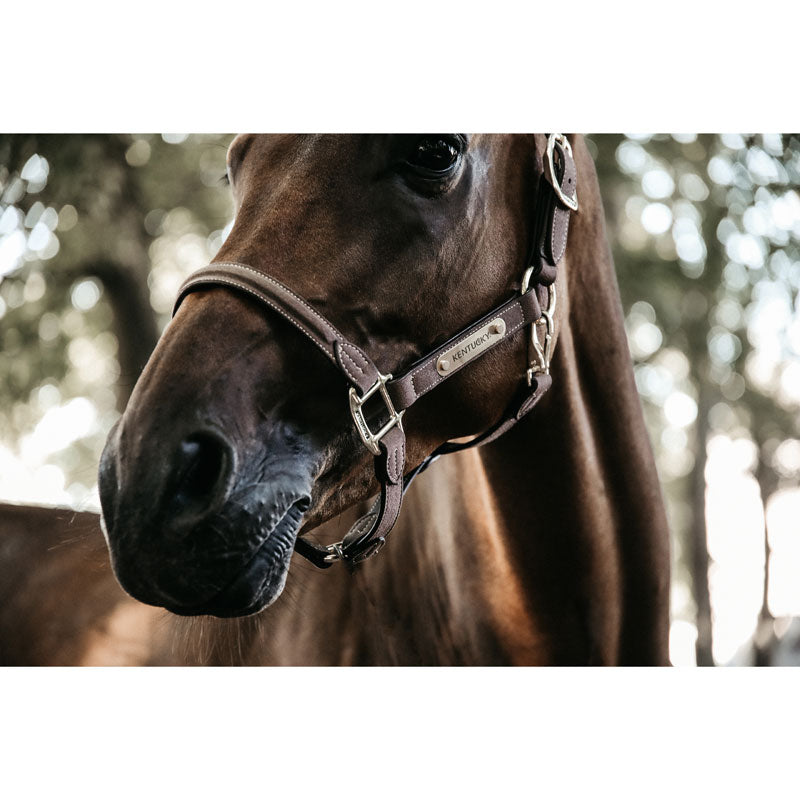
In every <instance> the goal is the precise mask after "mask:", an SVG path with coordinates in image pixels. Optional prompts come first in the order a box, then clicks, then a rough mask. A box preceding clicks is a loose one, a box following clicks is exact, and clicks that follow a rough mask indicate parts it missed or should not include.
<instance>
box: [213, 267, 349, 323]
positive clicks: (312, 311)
mask: <svg viewBox="0 0 800 800" xmlns="http://www.w3.org/2000/svg"><path fill="white" fill-rule="evenodd" d="M220 266H226V267H238V268H239V269H244V270H247V272H252V273H253V275H256V276H258V277H259V278H263V279H264V280H267V281H269V282H270V283H272V284H274V285H275V286H277V287H278V288H279V289H283V290H284V291H286V292H288V293H289V294H290V295H291V296H292V297H294V299H295V300H297V302H298V303H300V304H301V305H302V306H304V307H305V308H307V309H308V310H309V311H310V312H311V313H312V314H313V315H314V316H315V317H316V318H317V319H318V320H319V321H320V322H321V323H322V324H323V326H324V327H325V328H327V330H328V331H330V332H331V333H332V334H333V336H334V338H335V339H344V336H342V335H341V334H340V333H339V331H338V330H336V328H334V327H333V325H331V324H330V322H328V320H327V319H325V317H323V316H322V315H321V314H320V313H319V312H318V311H317V310H316V309H314V308H313V307H312V306H310V305H309V304H308V303H307V302H306V301H305V300H304V299H303V298H302V297H300V296H299V295H296V294H295V293H294V292H293V291H292V290H291V289H290V288H289V287H288V286H286V285H284V284H282V283H281V282H280V281H279V280H276V279H275V278H273V277H271V276H270V275H265V274H264V273H263V272H259V271H258V270H256V269H253V268H252V267H248V266H247V264H239V263H238V262H236V261H217V262H214V263H211V264H210V265H209V266H208V267H207V269H215V268H217V267H220Z"/></svg>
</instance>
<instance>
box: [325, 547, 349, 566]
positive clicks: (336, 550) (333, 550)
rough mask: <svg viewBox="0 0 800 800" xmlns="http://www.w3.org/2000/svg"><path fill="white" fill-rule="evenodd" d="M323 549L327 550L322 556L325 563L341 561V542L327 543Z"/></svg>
mask: <svg viewBox="0 0 800 800" xmlns="http://www.w3.org/2000/svg"><path fill="white" fill-rule="evenodd" d="M325 550H327V555H325V556H323V558H322V560H323V561H324V562H325V563H326V564H335V563H336V562H337V561H341V560H342V559H343V558H344V556H343V555H342V542H335V543H334V544H329V545H328V546H327V547H326V548H325Z"/></svg>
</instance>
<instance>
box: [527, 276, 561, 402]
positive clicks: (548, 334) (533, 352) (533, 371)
mask: <svg viewBox="0 0 800 800" xmlns="http://www.w3.org/2000/svg"><path fill="white" fill-rule="evenodd" d="M547 297H548V300H547V310H546V311H542V316H541V317H539V319H537V320H536V321H535V322H534V323H533V324H532V325H531V338H530V346H529V348H528V358H529V359H530V361H529V366H528V370H527V376H528V386H530V385H531V383H532V381H533V376H534V375H549V374H550V358H551V357H552V355H553V332H554V330H555V325H554V322H553V314H554V313H555V310H556V287H555V285H554V284H553V285H550V286H548V287H547ZM540 325H544V329H545V331H544V346H542V343H541V342H540V341H539V332H538V328H539V326H540ZM537 362H538V363H537Z"/></svg>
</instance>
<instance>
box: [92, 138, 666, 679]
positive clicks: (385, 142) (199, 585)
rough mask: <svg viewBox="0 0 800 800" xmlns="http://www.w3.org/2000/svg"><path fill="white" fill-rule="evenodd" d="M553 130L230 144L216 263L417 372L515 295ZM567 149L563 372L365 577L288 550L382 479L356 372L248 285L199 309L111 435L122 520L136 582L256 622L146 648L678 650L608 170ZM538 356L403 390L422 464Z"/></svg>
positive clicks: (520, 653) (503, 352)
mask: <svg viewBox="0 0 800 800" xmlns="http://www.w3.org/2000/svg"><path fill="white" fill-rule="evenodd" d="M545 141H546V140H545V139H544V137H540V136H470V137H437V136H434V137H407V136H318V137H317V136H302V137H299V136H243V137H238V138H237V139H236V140H235V141H234V143H233V145H232V146H231V149H230V152H229V173H230V176H231V179H232V186H233V193H234V198H235V202H236V223H235V225H234V228H233V230H232V232H231V234H230V236H229V237H228V239H227V241H226V242H225V244H224V245H223V248H222V250H221V251H220V253H219V255H218V257H217V258H218V261H234V262H239V263H244V264H248V265H251V266H252V267H254V268H255V269H256V270H258V271H260V272H262V273H265V274H268V275H271V276H274V277H275V278H277V279H278V280H280V281H281V282H282V283H284V284H286V285H288V286H290V287H291V288H292V289H293V290H294V291H296V292H297V293H298V294H299V295H301V296H302V297H305V298H307V299H308V300H309V301H310V302H311V303H312V304H313V306H314V307H315V308H317V309H318V310H320V311H321V312H322V313H324V314H325V315H326V316H327V317H328V318H329V319H330V320H332V321H333V323H334V324H335V325H336V326H337V327H338V328H339V330H341V331H343V332H344V333H345V334H346V335H347V337H348V338H349V339H350V341H352V342H355V343H356V344H357V345H359V346H360V347H361V348H362V349H363V351H364V352H365V353H368V354H369V355H370V356H371V358H372V359H373V360H374V362H375V363H376V364H377V365H378V367H379V368H380V369H381V371H382V372H388V371H396V372H399V371H402V369H403V368H404V367H405V366H406V365H408V364H409V363H411V362H412V361H414V359H415V358H418V357H419V356H420V355H421V354H423V353H426V352H428V351H429V350H430V349H431V347H433V346H435V345H438V344H440V343H441V342H443V341H445V340H446V339H448V337H449V336H450V335H451V334H452V333H453V332H454V331H457V330H459V329H461V328H462V327H463V326H464V325H465V324H467V323H469V322H470V321H471V320H473V319H476V318H477V317H478V316H480V315H481V314H482V313H484V312H485V311H486V310H487V309H490V308H492V307H493V306H496V305H497V304H498V303H499V302H501V301H502V300H503V299H504V298H506V297H508V296H509V294H510V293H511V292H513V291H517V292H518V291H519V289H520V281H521V277H522V274H523V272H524V270H525V266H526V263H527V262H526V259H527V257H528V254H529V253H530V250H531V237H532V219H533V217H534V212H535V204H536V198H537V187H538V185H539V179H540V175H541V172H542V164H543V152H544V148H545ZM572 147H573V151H574V154H575V164H576V170H577V175H578V184H579V186H580V203H581V208H580V211H579V213H578V214H577V215H574V216H573V220H572V222H571V226H570V231H569V239H568V243H567V247H566V255H565V256H564V258H563V259H562V261H561V264H560V267H559V275H558V279H557V283H556V287H557V290H558V297H559V303H558V308H557V310H556V323H555V329H556V335H557V346H556V347H555V354H554V357H553V362H552V381H553V386H552V389H550V391H549V392H548V393H547V394H546V395H545V396H544V397H543V399H542V400H541V402H540V403H539V405H538V406H537V407H536V408H535V409H534V410H533V411H532V412H531V413H530V414H529V415H528V416H527V417H525V418H523V419H522V420H521V421H520V422H519V423H518V424H517V425H516V426H515V427H514V428H513V429H512V430H511V431H510V432H509V433H507V434H506V435H505V436H503V437H501V438H499V439H497V440H496V441H494V442H492V443H491V444H487V445H486V446H484V447H482V448H480V449H476V450H469V451H465V452H461V453H456V454H453V455H449V456H447V457H444V458H441V459H439V460H438V461H437V462H436V463H435V464H434V465H433V466H432V467H431V468H430V469H429V470H428V471H427V472H426V473H425V475H424V477H420V478H419V479H418V480H417V481H416V482H415V483H414V484H413V486H411V488H410V489H409V491H408V495H407V499H406V502H405V505H404V506H403V511H402V514H401V515H400V518H399V520H398V522H397V524H396V525H395V528H394V531H393V532H392V534H391V537H390V538H389V543H388V545H387V546H386V547H385V548H384V549H383V551H382V552H381V553H380V555H378V556H376V557H375V558H373V559H372V560H370V561H367V562H365V563H363V564H360V565H359V566H358V567H357V568H356V569H355V570H354V572H353V573H352V574H351V572H349V571H346V570H344V569H342V568H341V565H336V566H335V567H334V568H333V569H330V570H328V571H325V572H322V571H318V570H316V568H315V567H312V566H311V565H308V564H305V563H300V562H299V559H298V558H297V557H295V558H294V559H293V561H292V565H293V566H292V570H291V572H289V561H290V559H291V556H292V548H293V546H294V544H295V541H296V537H297V535H298V531H299V533H300V534H301V535H304V536H305V535H307V534H309V532H310V531H312V529H313V534H311V536H313V537H316V538H317V539H318V540H319V541H322V542H326V541H331V540H332V539H334V538H341V533H342V532H343V529H344V530H346V528H345V527H344V525H345V520H347V519H348V518H352V519H355V518H356V516H357V515H356V511H357V510H358V509H359V508H360V507H361V506H364V505H365V502H366V501H367V499H368V498H369V497H370V496H371V495H373V494H374V493H375V491H376V488H377V483H376V481H375V476H374V474H373V473H372V471H371V468H370V458H369V454H368V453H367V451H366V449H365V448H364V447H363V446H362V444H361V442H360V440H359V439H358V436H357V435H356V433H355V431H354V429H353V423H352V420H351V419H350V417H349V415H348V413H347V403H346V400H345V399H344V398H345V390H344V387H343V384H342V380H341V378H340V376H339V375H338V374H337V372H336V371H335V370H333V369H331V367H330V365H329V364H328V363H326V362H325V359H324V358H323V357H322V355H321V354H320V352H319V350H318V349H316V348H315V347H314V346H313V345H312V344H310V343H309V342H308V341H307V340H305V339H304V337H303V336H301V335H300V334H299V333H298V331H297V330H296V328H294V327H292V326H291V325H289V324H287V322H286V321H285V320H284V319H282V318H281V317H280V316H279V315H278V314H270V313H267V312H266V311H265V310H264V307H263V306H262V305H259V304H258V303H256V302H254V301H253V300H252V299H251V298H250V297H248V296H247V295H246V294H244V293H243V292H240V291H234V290H229V289H226V288H224V287H212V288H208V289H207V290H204V291H195V292H193V293H191V294H190V295H188V296H187V297H186V298H185V299H184V301H183V303H182V305H181V306H180V309H179V310H178V312H177V314H176V316H175V318H174V320H173V322H172V323H171V324H170V325H169V327H168V328H167V330H166V331H165V333H164V336H163V337H162V339H161V341H160V343H159V345H158V347H157V348H156V351H155V352H154V354H153V356H152V358H151V360H150V362H149V363H148V365H147V367H146V368H145V371H144V373H143V374H142V376H141V378H140V380H139V382H138V384H137V386H136V388H135V390H134V393H133V395H132V397H131V401H130V403H129V406H128V408H127V410H126V412H125V414H124V416H123V418H122V419H121V421H120V423H119V424H118V426H117V427H116V428H115V430H114V431H113V432H112V434H111V435H110V437H109V441H108V444H107V447H106V451H105V453H104V456H103V460H102V462H101V471H100V487H101V500H102V503H103V509H104V516H105V523H106V527H107V537H108V541H109V546H110V550H111V554H112V562H113V564H114V568H115V571H116V574H117V576H118V577H119V579H120V581H121V582H122V584H123V586H124V587H125V588H126V589H127V590H128V591H129V592H130V593H131V594H132V595H133V596H134V597H137V598H138V599H140V600H142V601H144V602H146V603H150V604H153V605H156V606H164V607H166V608H168V609H170V610H171V611H173V612H176V613H177V614H182V615H196V614H214V615H215V616H220V617H225V616H232V617H236V616H238V617H240V618H239V619H219V620H216V619H213V618H212V617H206V616H203V617H196V618H194V619H185V620H184V619H180V618H179V617H172V616H170V617H168V618H166V621H165V622H162V623H160V627H159V623H157V622H155V623H151V624H150V628H149V629H148V630H149V634H148V635H149V636H150V637H151V638H150V652H149V655H148V657H147V659H146V661H148V662H150V663H154V662H157V663H248V664H266V663H282V664H496V663H512V664H663V663H667V634H668V586H669V566H668V565H669V556H668V536H667V527H666V522H665V517H664V512H663V507H662V502H661V496H660V490H659V485H658V481H657V476H656V472H655V467H654V464H653V458H652V453H651V450H650V446H649V442H648V439H647V433H646V430H645V427H644V423H643V418H642V413H641V408H640V406H639V401H638V397H637V394H636V389H635V385H634V382H633V376H632V370H631V364H630V358H629V355H628V350H627V344H626V339H625V334H624V330H623V325H622V314H621V308H620V303H619V297H618V292H617V287H616V282H615V277H614V272H613V267H612V264H611V259H610V254H609V250H608V247H607V244H606V241H605V235H604V228H603V215H602V206H601V201H600V195H599V190H598V186H597V180H596V177H595V173H594V168H593V164H592V162H591V159H590V157H589V155H588V153H587V151H586V148H585V145H584V144H583V141H582V140H581V139H580V137H573V138H572ZM526 355H527V354H526V335H525V334H524V332H523V331H520V332H519V334H518V335H517V336H516V337H513V338H509V340H508V341H504V342H503V343H502V344H501V345H498V346H497V347H496V348H495V349H494V350H492V351H491V352H489V353H488V354H486V355H483V356H482V357H481V358H479V359H477V360H475V361H474V363H472V364H471V365H469V367H467V368H464V369H463V371H461V372H459V374H458V375H455V376H454V377H453V378H452V380H450V381H448V382H447V383H446V384H443V385H442V386H441V387H440V388H437V390H436V391H432V392H431V393H430V394H428V395H426V396H425V397H424V398H422V399H421V400H420V402H419V403H417V404H416V405H415V406H414V407H413V408H410V409H409V410H408V412H407V413H406V415H405V417H404V419H403V427H404V429H405V431H406V434H407V462H408V467H411V468H413V467H415V466H417V465H418V464H420V463H421V462H422V461H423V460H424V459H425V457H426V456H427V455H429V454H430V453H431V452H433V451H434V450H435V449H436V448H437V447H438V446H440V445H441V444H442V443H443V442H445V441H448V440H452V439H456V438H459V437H466V436H470V435H473V434H477V433H480V432H481V431H483V430H485V429H486V428H488V427H489V426H491V425H492V423H493V422H495V421H496V420H497V419H498V417H499V416H500V415H501V414H502V413H503V410H504V409H505V408H506V407H507V405H508V403H509V400H510V398H511V397H512V395H513V394H514V392H515V390H516V388H517V387H518V385H519V382H520V380H521V379H522V378H524V373H525V366H526V364H527V358H526ZM362 510H363V509H362ZM284 585H285V590H284ZM270 604H271V607H270V608H269V609H268V610H266V611H263V612H262V613H259V614H255V615H252V616H250V615H249V614H250V613H251V612H253V611H257V610H260V609H261V608H263V607H265V606H266V605H270ZM153 631H155V633H153Z"/></svg>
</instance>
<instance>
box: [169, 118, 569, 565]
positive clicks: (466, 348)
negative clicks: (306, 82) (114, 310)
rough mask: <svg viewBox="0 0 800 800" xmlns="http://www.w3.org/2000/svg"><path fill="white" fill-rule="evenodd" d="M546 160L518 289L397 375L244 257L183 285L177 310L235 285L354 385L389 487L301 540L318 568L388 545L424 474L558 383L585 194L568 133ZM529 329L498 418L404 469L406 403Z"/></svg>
mask: <svg viewBox="0 0 800 800" xmlns="http://www.w3.org/2000/svg"><path fill="white" fill-rule="evenodd" d="M543 160H544V164H543V167H544V169H543V174H542V176H541V178H540V180H539V192H538V198H537V202H536V215H535V226H534V247H533V250H532V253H531V256H530V258H529V259H528V266H527V269H526V270H525V273H524V275H523V278H522V282H521V291H520V294H519V295H515V296H514V297H512V298H510V299H509V300H507V301H506V302H505V303H503V304H502V305H500V306H497V307H495V308H494V309H492V310H491V311H490V312H489V313H488V314H486V315H484V316H483V317H481V318H480V319H478V320H476V321H475V322H473V323H472V324H471V325H469V326H467V327H466V328H464V329H462V330H461V331H459V332H458V333H457V334H456V335H455V336H453V337H452V338H451V339H450V340H448V341H447V342H445V343H444V344H442V345H440V346H439V347H438V348H436V349H435V350H434V351H433V352H431V353H429V354H428V355H426V356H424V357H423V358H421V359H419V360H418V361H416V362H415V363H414V364H412V365H411V366H410V367H409V368H408V369H407V370H406V371H405V372H404V373H403V374H402V375H400V376H398V377H396V378H394V377H392V375H383V374H381V372H380V371H379V370H378V369H377V367H376V366H375V364H374V363H373V362H372V360H371V359H370V358H369V356H367V355H366V353H364V352H363V351H362V350H361V349H360V348H359V347H357V346H356V345H354V344H353V343H352V342H349V341H348V340H347V339H346V338H345V337H344V336H343V335H342V334H341V333H340V332H339V331H338V330H337V329H336V328H335V327H334V326H333V325H332V324H331V323H330V322H329V321H328V320H327V319H326V318H325V317H324V316H322V314H320V313H319V312H318V311H315V310H314V309H313V308H312V307H311V305H309V303H307V302H306V301H305V300H304V299H303V298H302V297H300V296H299V295H297V294H295V293H294V292H293V291H292V290H291V289H290V288H288V287H287V286H284V284H282V283H280V281H277V280H275V278H272V277H270V276H269V275H266V274H264V273H263V272H259V271H258V270H255V269H253V268H252V267H250V266H248V265H246V264H238V263H233V262H215V263H212V264H211V265H210V266H208V267H204V268H203V269H201V270H198V271H197V272H195V273H194V274H193V275H191V276H190V277H189V278H188V279H187V280H186V281H185V283H184V284H183V285H182V286H181V288H180V291H179V293H178V299H177V300H176V302H175V307H174V309H173V312H172V313H173V315H174V314H175V312H176V311H177V310H178V307H179V306H180V304H181V302H182V301H183V299H184V298H185V297H186V295H187V294H189V293H190V292H193V291H195V290H198V289H206V288H208V287H209V286H227V287H229V288H232V289H236V290H238V291H241V292H245V293H247V294H249V295H250V296H252V297H254V298H256V299H257V300H258V301H259V302H261V303H262V304H263V305H265V306H266V307H267V308H268V309H271V310H272V311H274V312H276V313H278V314H280V315H281V316H282V317H284V318H285V319H286V320H288V321H289V322H290V323H291V324H292V325H294V327H295V328H297V329H298V330H299V331H300V332H301V333H303V334H305V336H306V337H307V338H308V339H310V340H311V341H312V342H313V343H314V344H315V345H316V346H317V347H318V348H319V349H320V350H321V351H322V352H323V353H324V355H325V356H327V357H328V359H330V361H331V362H332V363H333V365H334V366H335V367H336V368H337V369H338V370H339V371H340V372H341V373H342V375H343V376H344V378H345V379H346V381H347V383H348V384H349V404H350V414H351V416H352V418H353V424H354V425H355V428H356V430H357V431H358V434H359V436H360V437H361V440H362V441H363V443H364V445H365V447H366V448H367V449H368V450H369V451H370V452H371V453H372V454H373V455H374V456H375V474H376V476H377V478H378V482H379V483H380V485H381V493H380V496H379V497H378V499H377V500H376V501H375V503H374V504H373V506H372V508H371V509H370V510H369V511H368V512H367V514H365V515H364V516H363V517H361V519H359V520H358V521H357V522H356V523H355V525H353V527H352V528H351V529H350V530H349V531H348V533H347V535H346V536H345V537H344V538H343V539H342V541H340V542H336V543H335V544H331V545H327V546H323V545H319V544H315V543H313V542H311V541H309V540H307V539H304V538H298V539H297V542H296V544H295V549H296V550H297V552H298V553H299V554H300V555H302V556H304V557H305V558H307V559H308V560H309V561H311V562H312V563H314V564H315V565H316V566H318V567H321V568H326V567H329V566H331V564H333V563H335V562H336V561H344V562H345V563H346V564H347V565H348V566H352V565H355V564H357V563H359V562H361V561H364V560H366V559H368V558H370V557H371V556H373V555H375V554H376V553H377V552H378V551H379V550H380V549H381V548H382V547H383V545H384V544H385V542H386V536H387V534H388V533H389V531H391V529H392V527H393V526H394V524H395V522H396V521H397V517H398V515H399V513H400V506H401V503H402V501H403V495H404V494H405V491H406V490H407V489H408V487H409V486H410V484H411V481H412V480H413V479H414V478H415V477H416V476H417V475H419V474H420V473H421V472H422V471H423V470H425V469H426V468H427V467H428V466H429V465H430V464H431V463H433V461H434V460H435V459H437V458H438V457H439V456H441V455H446V454H448V453H454V452H456V451H458V450H464V449H466V448H469V447H477V446H479V445H483V444H486V443H488V442H491V441H493V440H494V439H496V438H497V437H498V436H502V434H504V433H505V432H506V431H508V430H509V429H510V428H512V427H513V426H514V425H515V424H516V423H517V422H518V421H519V420H520V419H522V417H523V416H524V415H525V414H527V413H528V411H530V410H531V409H532V408H533V407H534V406H535V405H536V403H537V402H538V401H539V399H540V398H541V396H542V395H543V394H544V393H545V392H546V391H547V389H549V388H550V385H551V383H552V379H551V377H550V356H551V351H552V341H553V312H554V310H555V303H556V293H555V286H554V282H555V278H556V268H557V266H558V263H559V262H560V261H561V258H562V257H563V255H564V250H565V248H566V244H567V231H568V229H569V219H570V212H572V211H577V210H578V196H577V176H576V171H575V162H574V160H573V158H572V148H571V147H570V144H569V142H568V141H567V138H566V137H565V136H563V135H562V134H559V133H551V134H550V135H549V136H548V139H547V150H546V152H545V155H544V159H543ZM545 301H546V305H545ZM543 305H544V306H545V310H544V311H542V306H543ZM540 328H543V329H544V336H543V338H540V335H539V329H540ZM526 329H527V330H528V331H529V336H530V339H529V347H528V350H529V364H528V368H527V371H526V373H525V376H526V379H525V380H524V381H523V382H522V384H521V386H520V390H519V391H518V392H517V394H516V396H515V397H514V398H513V400H512V402H511V404H510V405H509V407H508V408H507V409H506V411H505V413H504V414H503V416H502V417H501V418H500V420H499V421H498V422H497V423H495V424H494V425H493V426H492V427H491V428H489V429H488V430H486V431H484V432H483V433H482V434H479V435H478V436H476V437H475V438H473V439H471V440H470V441H468V442H463V443H456V442H445V443H444V444H443V445H441V446H440V447H438V448H437V449H436V450H434V452H433V453H431V454H430V455H429V456H428V457H427V458H426V459H425V460H424V461H423V462H422V463H421V464H420V465H419V466H418V467H416V469H414V470H412V471H411V472H409V473H408V474H405V460H406V458H405V457H406V436H405V432H404V431H403V422H402V420H403V414H404V413H405V411H406V409H407V408H409V407H410V406H411V405H412V404H413V403H415V402H416V401H417V400H418V399H419V398H420V397H422V395H424V394H426V393H427V392H429V391H430V390H431V389H434V388H435V387H437V386H438V385H439V384H440V383H442V382H443V381H445V380H447V379H448V378H449V377H450V376H451V375H455V374H456V373H457V372H458V371H460V370H461V369H463V368H464V367H465V366H466V365H467V364H468V363H470V362H471V361H472V360H474V359H475V358H478V357H479V356H482V355H483V354H484V353H486V352H488V351H489V350H491V349H493V348H494V347H495V346H496V345H498V344H500V342H502V341H505V340H506V339H509V338H511V337H512V336H514V335H515V334H516V333H517V332H518V331H520V330H526ZM375 395H380V398H381V400H382V402H383V405H384V406H385V409H384V411H385V414H384V416H385V415H387V414H388V418H387V419H386V421H385V422H384V424H383V425H382V426H381V427H380V428H379V429H378V430H373V428H371V427H370V425H369V423H368V421H367V418H366V416H365V414H364V406H365V404H366V403H367V402H368V401H369V400H370V398H372V397H374V396H375Z"/></svg>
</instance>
